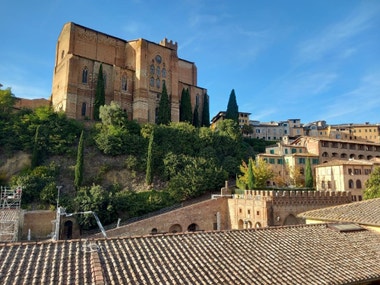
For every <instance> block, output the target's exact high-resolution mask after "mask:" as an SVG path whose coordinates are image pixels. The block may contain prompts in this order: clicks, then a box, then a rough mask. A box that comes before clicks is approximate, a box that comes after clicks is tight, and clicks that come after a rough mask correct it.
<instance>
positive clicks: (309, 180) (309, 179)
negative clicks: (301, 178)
mask: <svg viewBox="0 0 380 285" xmlns="http://www.w3.org/2000/svg"><path fill="white" fill-rule="evenodd" d="M313 186H314V179H313V170H312V169H311V164H310V158H307V159H306V167H305V187H306V188H313Z"/></svg>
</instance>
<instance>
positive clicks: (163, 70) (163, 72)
mask: <svg viewBox="0 0 380 285" xmlns="http://www.w3.org/2000/svg"><path fill="white" fill-rule="evenodd" d="M161 74H162V77H164V78H165V77H166V69H165V67H164V68H163V69H162V71H161Z"/></svg>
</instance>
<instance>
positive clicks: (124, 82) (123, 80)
mask: <svg viewBox="0 0 380 285" xmlns="http://www.w3.org/2000/svg"><path fill="white" fill-rule="evenodd" d="M121 90H123V91H127V77H126V76H123V77H122V78H121Z"/></svg>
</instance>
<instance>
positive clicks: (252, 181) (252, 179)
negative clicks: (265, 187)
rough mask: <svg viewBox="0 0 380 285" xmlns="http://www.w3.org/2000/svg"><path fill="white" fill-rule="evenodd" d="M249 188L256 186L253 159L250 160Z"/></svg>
mask: <svg viewBox="0 0 380 285" xmlns="http://www.w3.org/2000/svg"><path fill="white" fill-rule="evenodd" d="M247 184H248V189H249V190H252V189H253V187H255V175H254V174H253V159H252V158H251V157H250V158H249V160H248V183H247Z"/></svg>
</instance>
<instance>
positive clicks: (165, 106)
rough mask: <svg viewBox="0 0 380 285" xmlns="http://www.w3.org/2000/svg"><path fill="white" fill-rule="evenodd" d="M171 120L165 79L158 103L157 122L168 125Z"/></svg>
mask: <svg viewBox="0 0 380 285" xmlns="http://www.w3.org/2000/svg"><path fill="white" fill-rule="evenodd" d="M170 121H171V110H170V102H169V97H168V92H167V90H166V84H165V81H164V82H163V84H162V93H161V99H160V103H159V105H158V116H157V124H159V125H168V124H169V123H170Z"/></svg>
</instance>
